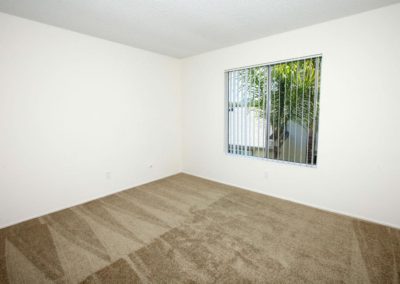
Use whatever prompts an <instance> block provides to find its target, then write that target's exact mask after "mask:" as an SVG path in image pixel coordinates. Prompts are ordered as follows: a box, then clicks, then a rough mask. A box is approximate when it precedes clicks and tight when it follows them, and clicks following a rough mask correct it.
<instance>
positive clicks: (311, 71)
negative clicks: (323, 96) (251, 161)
mask: <svg viewBox="0 0 400 284" xmlns="http://www.w3.org/2000/svg"><path fill="white" fill-rule="evenodd" d="M321 59H322V58H321V57H320V56H317V57H311V58H307V59H301V60H292V61H285V62H281V63H277V64H270V65H263V66H256V67H250V68H243V69H240V70H233V71H228V72H227V77H228V153H231V154H236V155H245V156H254V157H260V158H266V159H274V160H280V161H287V162H293V163H300V164H307V165H316V163H317V153H318V152H317V148H318V119H319V97H320V78H321V71H320V70H321V68H320V66H321Z"/></svg>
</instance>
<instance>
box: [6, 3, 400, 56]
mask: <svg viewBox="0 0 400 284" xmlns="http://www.w3.org/2000/svg"><path fill="white" fill-rule="evenodd" d="M396 2H400V0H0V11H2V12H5V13H8V14H13V15H16V16H20V17H24V18H28V19H31V20H35V21H39V22H43V23H46V24H50V25H54V26H58V27H62V28H66V29H69V30H73V31H77V32H80V33H84V34H88V35H92V36H96V37H100V38H104V39H108V40H112V41H116V42H120V43H123V44H127V45H131V46H134V47H138V48H143V49H147V50H151V51H154V52H158V53H161V54H166V55H170V56H173V57H178V58H183V57H187V56H191V55H195V54H199V53H202V52H206V51H209V50H213V49H217V48H221V47H226V46H229V45H234V44H237V43H241V42H245V41H248V40H253V39H257V38H261V37H265V36H268V35H271V34H276V33H280V32H283V31H287V30H291V29H295V28H299V27H304V26H308V25H312V24H316V23H320V22H324V21H327V20H330V19H334V18H339V17H343V16H347V15H351V14H355V13H359V12H362V11H366V10H370V9H374V8H378V7H382V6H385V5H389V4H392V3H396ZM0 28H1V27H0Z"/></svg>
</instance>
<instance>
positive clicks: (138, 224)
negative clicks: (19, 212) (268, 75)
mask: <svg viewBox="0 0 400 284" xmlns="http://www.w3.org/2000/svg"><path fill="white" fill-rule="evenodd" d="M399 279H400V231H399V230H396V229H392V228H389V227H385V226H381V225H376V224H372V223H368V222H364V221H360V220H356V219H352V218H348V217H344V216H340V215H335V214H332V213H328V212H324V211H321V210H317V209H313V208H309V207H306V206H302V205H298V204H295V203H291V202H287V201H283V200H279V199H276V198H272V197H268V196H264V195H260V194H257V193H252V192H249V191H245V190H241V189H237V188H233V187H230V186H226V185H222V184H218V183H215V182H211V181H207V180H203V179H200V178H196V177H192V176H189V175H185V174H179V175H176V176H173V177H169V178H166V179H163V180H159V181H156V182H152V183H150V184H147V185H143V186H140V187H137V188H133V189H129V190H126V191H123V192H121V193H118V194H114V195H111V196H108V197H105V198H101V199H99V200H96V201H93V202H90V203H86V204H83V205H80V206H76V207H73V208H70V209H66V210H63V211H60V212H56V213H53V214H50V215H47V216H44V217H41V218H38V219H34V220H31V221H28V222H24V223H21V224H18V225H14V226H11V227H8V228H5V229H2V230H0V283H78V282H83V283H135V282H143V283H333V282H346V283H399V281H400V280H399Z"/></svg>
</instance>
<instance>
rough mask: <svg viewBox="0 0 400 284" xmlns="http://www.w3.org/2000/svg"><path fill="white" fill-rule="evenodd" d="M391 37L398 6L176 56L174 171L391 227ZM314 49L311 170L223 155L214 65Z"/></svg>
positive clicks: (396, 83) (397, 157) (220, 93)
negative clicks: (316, 113) (316, 124)
mask: <svg viewBox="0 0 400 284" xmlns="http://www.w3.org/2000/svg"><path fill="white" fill-rule="evenodd" d="M399 35H400V5H399V4H398V5H394V6H389V7H386V8H383V9H379V10H374V11H370V12H367V13H363V14H359V15H355V16H351V17H347V18H343V19H339V20H335V21H330V22H326V23H323V24H319V25H315V26H312V27H307V28H303V29H299V30H295V31H292V32H287V33H284V34H280V35H275V36H271V37H268V38H264V39H261V40H257V41H252V42H248V43H244V44H241V45H237V46H233V47H230V48H225V49H221V50H217V51H214V52H209V53H206V54H203V55H199V56H195V57H191V58H188V59H185V60H184V61H183V72H182V74H183V78H182V79H183V88H182V94H183V115H184V116H183V121H184V122H183V123H184V129H183V135H184V136H183V137H184V138H183V163H184V164H183V168H184V171H185V172H188V173H192V174H195V175H198V176H203V177H206V178H210V179H214V180H218V181H221V182H225V183H229V184H234V185H237V186H241V187H245V188H249V189H252V190H256V191H259V192H262V193H265V194H269V195H273V196H278V197H281V198H285V199H289V200H293V201H296V202H300V203H305V204H309V205H312V206H315V207H320V208H325V209H328V210H331V211H336V212H340V213H344V214H348V215H352V216H357V217H361V218H365V219H369V220H372V221H377V222H380V223H384V224H389V225H392V226H395V227H400V167H399V163H400V146H399V144H398V141H399V140H400V131H399V122H400V111H399V106H400V67H399V63H400V36H399ZM318 53H322V54H323V63H322V77H321V78H322V82H321V115H320V136H319V149H318V167H317V168H316V169H315V168H306V167H300V166H295V165H288V164H280V163H276V162H270V161H264V160H256V159H251V158H244V157H235V156H228V155H226V154H225V153H224V141H225V140H224V139H225V137H224V115H225V112H224V111H225V107H224V70H226V69H229V68H234V67H241V66H247V65H252V64H259V63H267V62H271V61H276V60H284V59H289V58H296V57H301V56H306V55H313V54H318ZM266 173H267V174H266Z"/></svg>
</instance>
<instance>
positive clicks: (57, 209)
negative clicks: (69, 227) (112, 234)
mask: <svg viewBox="0 0 400 284" xmlns="http://www.w3.org/2000/svg"><path fill="white" fill-rule="evenodd" d="M180 173H181V171H178V172H176V173H173V174H167V175H165V176H161V177H158V178H155V179H151V180H148V181H145V182H141V183H138V184H134V185H132V186H130V187H128V188H124V189H117V190H115V191H113V192H111V193H107V194H103V195H98V196H96V197H93V198H90V199H85V200H82V202H79V203H76V204H71V205H68V206H65V207H60V208H55V209H53V210H49V211H45V212H42V213H39V214H37V215H34V216H30V217H28V218H24V219H21V220H19V221H17V222H10V223H6V224H1V225H0V230H1V229H4V228H7V227H10V226H13V225H16V224H19V223H22V222H26V221H29V220H32V219H36V218H40V217H43V216H46V215H48V214H51V213H54V212H58V211H61V210H65V209H68V208H71V207H75V206H79V205H82V204H85V203H87V202H90V201H94V200H97V199H100V198H103V197H106V196H109V195H113V194H116V193H118V192H122V191H124V190H127V189H130V188H134V187H138V186H141V185H144V184H147V183H150V182H153V181H157V180H161V179H164V178H168V177H171V176H174V175H177V174H180Z"/></svg>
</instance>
